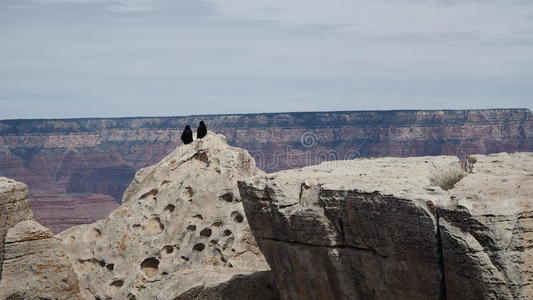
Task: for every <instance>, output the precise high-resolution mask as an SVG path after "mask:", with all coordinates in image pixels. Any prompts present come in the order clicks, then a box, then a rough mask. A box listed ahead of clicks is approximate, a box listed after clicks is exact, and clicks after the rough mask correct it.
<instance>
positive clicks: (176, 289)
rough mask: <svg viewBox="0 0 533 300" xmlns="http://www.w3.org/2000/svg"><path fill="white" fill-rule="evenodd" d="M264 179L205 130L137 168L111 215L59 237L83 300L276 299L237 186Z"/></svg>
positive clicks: (238, 152) (238, 153) (234, 150)
mask: <svg viewBox="0 0 533 300" xmlns="http://www.w3.org/2000/svg"><path fill="white" fill-rule="evenodd" d="M261 174H263V172H262V171H260V170H259V169H257V168H256V166H255V162H254V160H253V158H252V157H251V156H250V155H249V154H248V153H247V152H246V151H245V150H243V149H238V148H234V147H230V146H228V145H227V143H226V141H225V137H224V136H222V135H217V134H214V133H212V132H210V133H209V134H208V135H207V136H206V137H205V138H204V139H202V140H197V141H195V142H193V143H192V144H188V145H182V146H180V147H178V148H176V149H175V150H174V151H173V152H171V153H170V154H169V155H168V156H167V157H165V158H164V159H163V160H162V161H160V162H159V163H157V164H156V165H154V166H151V167H147V168H144V169H141V170H139V171H138V172H137V173H136V175H135V178H134V179H133V181H132V183H131V184H130V185H129V187H128V189H127V190H126V192H125V193H124V199H123V204H122V205H121V206H120V207H119V208H118V209H116V210H115V211H113V212H112V213H111V214H110V215H109V217H107V218H105V219H103V220H101V221H98V222H96V223H93V224H89V225H80V226H77V227H73V228H71V229H69V230H66V231H64V232H62V233H61V234H60V235H59V237H60V239H61V243H62V245H63V246H64V247H65V251H66V253H67V255H68V256H69V258H70V260H71V262H72V265H73V266H74V270H75V272H76V274H77V277H78V279H79V283H80V288H81V293H82V296H83V297H84V298H85V299H226V298H227V299H242V300H244V299H258V300H263V299H264V300H274V299H277V298H278V295H277V292H276V288H275V285H274V283H273V278H272V275H271V273H270V272H269V271H268V265H267V263H266V261H265V260H264V257H263V255H262V254H261V252H260V251H259V248H258V247H257V245H256V243H255V240H254V238H253V235H252V233H251V231H250V228H249V226H248V221H247V219H246V217H245V215H244V210H243V207H242V203H241V201H240V196H239V191H238V188H237V180H239V179H244V178H248V177H252V176H257V175H261Z"/></svg>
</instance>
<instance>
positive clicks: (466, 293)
mask: <svg viewBox="0 0 533 300" xmlns="http://www.w3.org/2000/svg"><path fill="white" fill-rule="evenodd" d="M472 161H475V163H474V165H473V166H472V168H471V172H470V173H469V174H468V175H467V176H466V177H465V178H463V179H462V180H461V181H459V182H458V183H456V184H455V187H454V188H452V189H450V190H447V191H445V190H443V189H441V188H440V187H439V186H434V185H432V183H431V180H430V178H431V176H432V172H434V171H435V168H437V169H438V168H445V167H446V166H449V165H451V164H458V163H459V162H458V160H457V158H455V157H418V158H382V159H361V160H354V161H335V162H327V163H322V164H320V165H318V166H311V167H306V168H302V169H298V170H290V171H282V172H279V173H273V174H268V175H262V176H257V177H256V178H251V179H246V180H243V181H241V182H239V189H240V193H241V197H242V199H243V204H244V207H245V210H246V215H247V217H248V219H249V221H250V226H251V228H252V231H253V232H254V235H255V236H256V239H257V241H258V243H259V246H260V248H261V250H262V251H263V253H264V254H265V257H266V259H267V261H268V262H269V264H270V266H271V268H272V271H273V272H274V273H275V276H276V278H277V283H278V286H279V289H280V295H281V297H282V298H283V299H531V296H532V295H533V211H532V209H533V208H532V205H533V153H514V154H495V155H487V156H483V155H476V156H473V159H472Z"/></svg>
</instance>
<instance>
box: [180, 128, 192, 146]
mask: <svg viewBox="0 0 533 300" xmlns="http://www.w3.org/2000/svg"><path fill="white" fill-rule="evenodd" d="M181 141H182V142H183V143H184V144H190V143H192V130H191V126H189V125H187V126H185V129H183V133H182V134H181Z"/></svg>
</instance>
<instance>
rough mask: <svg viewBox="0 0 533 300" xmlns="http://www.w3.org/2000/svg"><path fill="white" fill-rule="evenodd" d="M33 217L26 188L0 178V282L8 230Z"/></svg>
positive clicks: (19, 183) (23, 185)
mask: <svg viewBox="0 0 533 300" xmlns="http://www.w3.org/2000/svg"><path fill="white" fill-rule="evenodd" d="M32 217H33V215H32V212H31V206H30V202H29V200H28V187H27V186H26V185H25V184H23V183H21V182H17V181H15V180H13V179H9V178H5V177H0V280H2V265H3V263H4V241H5V237H6V234H7V231H8V230H9V228H11V227H13V226H15V224H17V223H18V222H20V221H24V220H29V219H31V218H32Z"/></svg>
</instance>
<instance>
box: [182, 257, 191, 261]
mask: <svg viewBox="0 0 533 300" xmlns="http://www.w3.org/2000/svg"><path fill="white" fill-rule="evenodd" d="M180 258H181V259H183V260H184V261H189V258H188V257H187V256H182V257H180Z"/></svg>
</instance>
